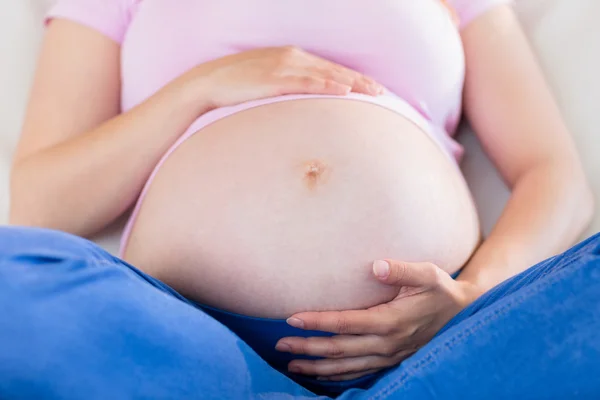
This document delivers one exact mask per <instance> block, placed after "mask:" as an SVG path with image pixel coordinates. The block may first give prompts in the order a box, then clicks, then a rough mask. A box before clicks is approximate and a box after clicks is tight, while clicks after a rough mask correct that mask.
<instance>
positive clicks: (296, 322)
mask: <svg viewBox="0 0 600 400" xmlns="http://www.w3.org/2000/svg"><path fill="white" fill-rule="evenodd" d="M285 322H287V323H288V325H291V326H293V327H294V328H300V329H302V328H304V321H302V320H301V319H299V318H294V317H291V318H288V319H286V320H285Z"/></svg>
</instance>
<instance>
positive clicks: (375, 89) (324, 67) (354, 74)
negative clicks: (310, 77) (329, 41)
mask: <svg viewBox="0 0 600 400" xmlns="http://www.w3.org/2000/svg"><path fill="white" fill-rule="evenodd" d="M305 55H306V57H307V58H308V60H310V61H309V62H312V63H313V65H315V66H316V68H317V69H318V70H320V71H321V73H323V74H324V75H323V77H326V78H331V79H336V80H337V79H342V81H340V82H343V83H345V84H348V83H347V82H348V78H350V79H351V81H352V84H351V85H350V86H352V91H354V92H358V93H364V94H369V95H373V96H376V95H379V94H382V93H383V91H384V88H383V86H382V85H380V84H379V83H377V82H376V81H375V80H374V79H373V78H370V77H368V76H365V75H363V74H361V73H360V72H358V71H355V70H353V69H350V68H347V67H344V66H343V65H340V64H336V63H334V62H332V61H329V60H326V59H324V58H321V57H319V56H316V55H314V54H310V53H305Z"/></svg>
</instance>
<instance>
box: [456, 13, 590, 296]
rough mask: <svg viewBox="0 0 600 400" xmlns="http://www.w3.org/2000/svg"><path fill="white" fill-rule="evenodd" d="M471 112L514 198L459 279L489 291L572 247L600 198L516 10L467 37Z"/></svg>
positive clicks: (480, 23) (477, 26) (483, 21)
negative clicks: (596, 198)
mask: <svg viewBox="0 0 600 400" xmlns="http://www.w3.org/2000/svg"><path fill="white" fill-rule="evenodd" d="M462 36H463V42H464V46H465V54H466V63H467V73H466V82H465V112H466V115H467V117H468V119H469V120H470V122H471V124H472V125H473V128H474V130H475V132H477V135H478V136H479V138H480V140H481V142H482V144H483V147H484V149H485V150H486V152H487V153H488V155H489V156H490V157H491V159H492V161H493V162H494V163H495V165H496V167H497V168H498V169H499V171H500V173H501V174H502V176H503V178H504V179H505V181H506V182H507V184H508V185H509V187H510V189H511V191H512V194H511V197H510V199H509V201H508V204H507V205H506V208H505V209H504V211H503V213H502V215H501V217H500V219H499V221H498V222H497V224H496V225H495V227H494V229H493V230H492V232H491V234H490V236H489V237H488V238H487V240H485V241H484V243H483V244H482V245H481V247H480V248H479V249H478V251H477V252H476V253H475V254H474V256H473V257H472V259H471V260H470V262H469V263H468V264H467V265H466V267H465V268H464V269H463V272H462V273H461V274H460V276H459V278H458V279H459V280H463V281H467V282H470V283H473V284H475V285H477V286H479V287H480V288H481V289H483V290H488V289H490V288H491V287H493V286H495V285H496V284H498V283H500V282H502V281H504V280H506V279H507V278H509V277H511V276H513V275H515V274H517V273H519V272H521V271H523V270H525V269H526V268H528V267H529V266H531V265H533V264H535V263H537V262H539V261H541V260H543V259H545V258H547V257H549V256H552V255H554V254H557V253H559V252H561V251H562V250H564V249H566V248H567V247H569V246H570V245H571V244H572V243H573V242H574V241H575V240H576V238H577V236H578V235H579V234H580V233H581V232H582V231H583V229H584V228H585V226H586V225H587V224H588V223H589V221H590V219H591V216H592V212H593V200H592V195H591V191H590V189H589V187H588V183H587V181H586V178H585V175H584V172H583V170H582V166H581V164H580V162H579V159H578V155H577V151H576V149H575V146H574V144H573V141H572V140H571V137H570V134H569V131H568V129H567V127H566V126H565V123H564V121H563V119H562V118H561V116H560V112H559V110H558V107H557V105H556V103H555V101H554V99H553V97H552V94H551V93H550V90H549V88H548V85H547V84H546V82H545V81H544V78H543V75H542V72H541V70H540V68H539V67H538V65H537V63H536V61H535V59H534V56H533V53H532V51H531V50H530V48H529V46H528V43H527V40H526V38H525V36H524V34H523V32H522V30H521V28H520V26H519V23H518V21H517V18H516V16H515V14H514V12H513V11H512V10H511V9H510V8H509V7H498V8H496V9H494V10H492V11H490V12H488V13H487V14H485V15H484V16H482V17H480V18H478V19H477V20H475V21H474V22H473V23H471V24H470V25H469V26H467V27H466V29H465V30H464V31H463V33H462Z"/></svg>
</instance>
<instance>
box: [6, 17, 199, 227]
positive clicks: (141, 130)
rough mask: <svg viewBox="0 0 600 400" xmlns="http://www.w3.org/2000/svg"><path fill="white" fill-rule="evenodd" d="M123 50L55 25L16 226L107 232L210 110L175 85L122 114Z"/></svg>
mask: <svg viewBox="0 0 600 400" xmlns="http://www.w3.org/2000/svg"><path fill="white" fill-rule="evenodd" d="M119 52H120V48H119V45H118V44H117V43H115V42H114V41H112V40H111V39H109V38H107V37H105V36H103V35H101V34H100V33H98V32H96V31H94V30H92V29H90V28H87V27H84V26H81V25H78V24H76V23H73V22H70V21H66V20H56V21H54V22H52V23H51V25H50V27H49V28H48V32H47V35H46V38H45V41H44V45H43V49H42V54H41V57H40V61H39V66H38V72H37V75H36V78H35V82H34V86H33V91H32V94H31V100H30V104H29V107H28V110H27V116H26V119H25V123H24V126H23V131H22V136H21V140H20V142H19V145H18V148H17V152H16V154H15V158H14V162H13V168H12V176H11V211H10V222H11V223H12V224H21V225H35V226H43V227H49V228H55V229H61V230H65V231H68V232H73V233H76V234H80V235H89V234H92V233H94V232H96V231H98V230H100V229H101V228H102V227H104V226H105V225H107V224H108V223H109V222H111V221H112V220H113V219H115V218H116V217H118V216H119V215H120V214H121V213H123V212H124V211H125V210H126V209H127V208H128V207H129V205H131V203H132V202H133V201H134V199H135V197H136V196H137V194H138V193H139V191H140V190H141V187H142V185H143V183H144V181H145V179H146V178H147V176H148V175H149V174H150V172H151V170H152V168H153V167H154V165H155V164H156V162H157V161H158V159H159V157H160V156H161V155H162V154H163V153H164V152H165V151H166V150H167V149H168V147H169V146H170V145H171V144H172V143H173V142H174V141H175V140H176V138H177V137H178V135H179V134H181V133H182V132H183V131H184V130H185V129H186V128H187V127H188V126H189V125H190V123H191V122H192V121H193V119H194V118H195V117H197V116H198V115H199V114H201V113H202V112H204V111H205V110H206V106H207V104H206V102H204V103H203V102H201V101H199V102H197V103H193V102H191V101H190V100H191V99H190V96H186V95H185V93H184V92H183V90H184V88H181V87H177V86H174V85H173V86H170V87H167V88H165V89H164V90H162V91H160V92H159V93H157V94H156V95H155V96H154V97H152V98H150V99H149V100H148V101H146V102H144V103H142V104H141V105H139V106H138V107H136V108H134V109H133V110H131V111H130V112H128V113H125V114H122V115H120V116H117V114H118V113H119V108H120V103H119V97H120V79H119V76H120V69H119ZM92 204H93V205H92Z"/></svg>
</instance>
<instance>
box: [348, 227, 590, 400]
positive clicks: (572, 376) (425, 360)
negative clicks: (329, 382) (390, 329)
mask: <svg viewBox="0 0 600 400" xmlns="http://www.w3.org/2000/svg"><path fill="white" fill-rule="evenodd" d="M598 332H600V235H596V236H594V237H592V238H590V239H588V240H586V241H585V242H583V243H581V244H579V245H577V246H575V247H573V248H572V249H570V250H569V251H567V252H565V253H563V254H562V255H559V256H557V257H553V258H551V259H549V260H546V261H544V262H542V263H540V264H538V265H536V266H534V267H532V268H530V269H529V270H527V271H525V272H524V273H522V274H520V275H518V276H516V277H514V278H512V279H510V280H508V281H507V282H505V283H503V284H501V285H499V286H498V287H496V288H495V289H493V290H491V291H490V292H488V293H486V294H485V295H484V296H482V297H481V298H480V299H479V300H478V301H476V302H474V303H473V304H472V305H471V306H470V307H468V308H467V309H465V310H464V311H463V312H461V313H460V314H459V315H457V316H456V317H455V318H454V319H453V320H452V321H450V322H449V323H448V325H447V326H446V327H445V328H444V329H443V330H442V332H441V333H440V334H439V335H438V336H437V337H436V338H434V339H433V340H432V341H431V342H430V343H429V344H428V345H426V346H425V347H423V348H422V349H421V350H420V351H419V352H417V353H416V354H415V355H414V356H413V357H411V358H410V359H408V360H406V361H405V362H404V363H402V364H401V365H400V366H399V367H397V368H396V369H394V370H392V371H390V372H389V373H388V374H387V375H386V376H385V377H383V378H382V379H381V380H380V381H378V382H377V383H376V384H375V385H374V386H373V387H371V388H370V389H369V390H368V391H362V390H356V389H354V390H351V391H348V392H346V393H345V394H344V395H343V396H342V397H341V398H342V399H344V400H349V399H574V398H581V399H598V398H600V335H599V334H598Z"/></svg>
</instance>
